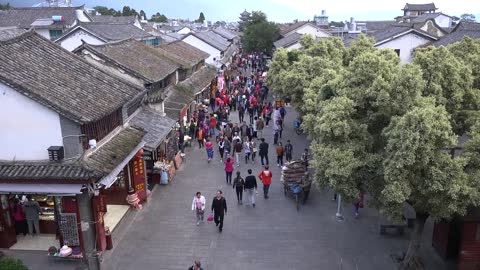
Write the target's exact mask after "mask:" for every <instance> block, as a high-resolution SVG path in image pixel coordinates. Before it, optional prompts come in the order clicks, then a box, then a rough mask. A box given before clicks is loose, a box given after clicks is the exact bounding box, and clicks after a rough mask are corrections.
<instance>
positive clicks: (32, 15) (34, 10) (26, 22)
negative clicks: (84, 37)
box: [0, 7, 83, 28]
mask: <svg viewBox="0 0 480 270" xmlns="http://www.w3.org/2000/svg"><path fill="white" fill-rule="evenodd" d="M77 9H83V7H24V8H12V9H8V10H5V11H2V12H0V27H2V26H3V27H5V26H16V27H19V28H30V25H31V24H32V23H33V22H34V21H36V20H38V19H51V18H52V16H63V18H64V19H65V25H69V26H71V25H73V24H74V23H75V20H76V19H77V15H76V10H77Z"/></svg>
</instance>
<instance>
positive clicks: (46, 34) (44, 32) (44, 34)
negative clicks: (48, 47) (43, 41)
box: [35, 29, 50, 40]
mask: <svg viewBox="0 0 480 270" xmlns="http://www.w3.org/2000/svg"><path fill="white" fill-rule="evenodd" d="M35 32H36V33H37V34H39V35H41V36H42V37H44V38H48V39H49V40H50V30H48V29H35Z"/></svg>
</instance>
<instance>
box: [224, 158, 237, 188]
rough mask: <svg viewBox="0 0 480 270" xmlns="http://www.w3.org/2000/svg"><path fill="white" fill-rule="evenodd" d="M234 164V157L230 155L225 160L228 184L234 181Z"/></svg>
mask: <svg viewBox="0 0 480 270" xmlns="http://www.w3.org/2000/svg"><path fill="white" fill-rule="evenodd" d="M233 164H235V160H234V159H233V158H231V157H229V158H227V159H226V160H225V175H226V176H225V177H226V180H227V184H231V183H232V173H233Z"/></svg>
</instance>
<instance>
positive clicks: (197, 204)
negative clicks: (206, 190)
mask: <svg viewBox="0 0 480 270" xmlns="http://www.w3.org/2000/svg"><path fill="white" fill-rule="evenodd" d="M192 211H195V215H196V217H197V226H198V225H200V221H202V222H203V215H204V213H205V197H204V196H203V195H202V193H200V191H199V192H197V193H196V194H195V196H194V197H193V202H192Z"/></svg>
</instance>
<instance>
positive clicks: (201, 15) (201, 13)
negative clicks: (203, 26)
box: [195, 12, 205, 23]
mask: <svg viewBox="0 0 480 270" xmlns="http://www.w3.org/2000/svg"><path fill="white" fill-rule="evenodd" d="M195 22H198V23H203V22H205V15H203V12H200V15H199V16H198V19H197V20H196V21H195Z"/></svg>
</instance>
